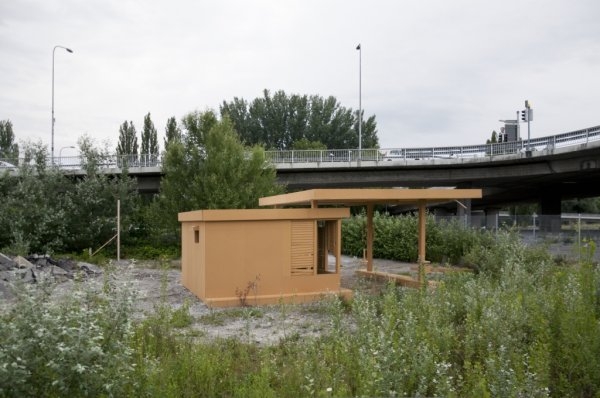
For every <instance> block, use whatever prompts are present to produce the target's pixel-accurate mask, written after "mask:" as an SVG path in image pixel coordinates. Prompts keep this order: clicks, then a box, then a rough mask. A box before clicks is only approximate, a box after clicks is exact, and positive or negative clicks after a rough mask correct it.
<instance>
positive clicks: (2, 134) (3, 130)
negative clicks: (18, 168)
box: [0, 120, 19, 161]
mask: <svg viewBox="0 0 600 398" xmlns="http://www.w3.org/2000/svg"><path fill="white" fill-rule="evenodd" d="M18 157H19V145H18V144H17V143H15V134H14V132H13V128H12V123H11V121H10V120H0V159H8V160H12V161H15V160H16V159H18Z"/></svg>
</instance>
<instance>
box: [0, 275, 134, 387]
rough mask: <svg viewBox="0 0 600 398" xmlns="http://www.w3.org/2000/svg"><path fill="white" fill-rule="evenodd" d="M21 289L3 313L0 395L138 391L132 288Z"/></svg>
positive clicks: (1, 319) (100, 285)
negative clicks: (62, 291) (135, 387)
mask: <svg viewBox="0 0 600 398" xmlns="http://www.w3.org/2000/svg"><path fill="white" fill-rule="evenodd" d="M85 286H86V287H85V288H84V285H83V284H79V283H76V284H75V286H74V290H73V292H70V293H67V294H64V295H63V296H59V295H58V292H54V294H53V291H52V289H51V287H50V286H49V285H45V284H41V285H23V286H17V288H16V289H15V292H16V294H17V300H16V302H15V303H14V305H13V306H12V307H11V308H10V309H8V310H7V311H6V312H4V313H1V314H0V342H1V343H0V396H15V397H16V396H28V397H41V396H44V397H60V396H73V397H75V396H77V397H79V396H122V395H124V394H125V393H126V390H127V389H128V388H129V387H130V386H131V385H134V384H135V380H134V379H133V378H132V377H131V376H132V374H133V371H134V368H133V365H132V364H133V351H132V350H131V348H130V344H129V341H130V336H131V333H132V327H131V323H130V319H129V313H130V311H131V307H132V293H131V290H130V289H129V288H128V287H127V286H117V285H111V284H108V283H105V284H104V285H102V284H101V283H97V284H93V283H86V284H85Z"/></svg>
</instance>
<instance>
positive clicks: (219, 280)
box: [179, 208, 349, 305]
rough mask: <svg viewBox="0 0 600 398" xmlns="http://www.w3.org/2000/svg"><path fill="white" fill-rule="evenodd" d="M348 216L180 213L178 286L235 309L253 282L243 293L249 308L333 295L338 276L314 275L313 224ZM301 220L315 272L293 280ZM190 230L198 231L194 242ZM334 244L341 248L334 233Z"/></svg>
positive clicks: (327, 212)
mask: <svg viewBox="0 0 600 398" xmlns="http://www.w3.org/2000/svg"><path fill="white" fill-rule="evenodd" d="M348 216H349V210H348V209H331V208H329V209H327V208H325V209H261V210H248V211H246V212H243V211H241V212H240V210H231V211H226V210H214V211H211V210H203V211H197V212H188V213H180V217H179V219H180V221H182V229H181V233H182V237H181V240H182V283H183V285H184V286H185V287H187V288H188V289H189V290H191V291H192V292H193V293H194V294H196V295H197V296H198V297H200V298H201V299H202V300H204V301H205V302H207V303H208V304H212V305H239V304H240V300H239V293H237V292H239V291H244V290H245V289H246V287H247V286H248V284H249V283H252V282H256V289H251V290H250V291H249V292H248V295H247V302H248V303H249V304H252V303H253V302H256V303H276V302H277V301H278V300H279V299H280V298H286V297H287V298H293V297H295V296H296V297H298V298H302V297H305V296H306V295H309V296H310V297H312V298H314V297H317V296H318V295H319V294H321V293H328V292H329V293H331V292H338V291H340V275H339V274H337V273H336V274H316V256H317V250H316V245H317V225H316V223H317V220H319V219H321V220H337V222H341V221H340V220H341V218H343V217H348ZM236 217H237V218H242V219H241V220H239V219H238V220H236V219H235V218H236ZM306 220H311V222H312V223H313V239H314V245H313V246H314V250H313V251H312V253H311V254H312V260H311V261H312V262H313V264H314V268H315V272H314V274H313V275H307V276H305V275H302V276H292V275H291V251H292V240H293V238H292V233H291V230H292V223H294V222H298V221H306ZM194 229H196V230H197V231H198V242H196V241H195V232H194ZM338 230H339V228H338ZM337 239H338V243H337V244H338V245H340V244H341V236H340V235H339V233H338V236H337ZM236 291H237V292H236ZM302 301H304V300H302Z"/></svg>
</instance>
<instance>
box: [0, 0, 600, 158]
mask: <svg viewBox="0 0 600 398" xmlns="http://www.w3.org/2000/svg"><path fill="white" fill-rule="evenodd" d="M597 15H600V3H597V2H595V1H591V0H584V1H578V2H574V3H573V2H567V1H559V0H555V1H533V0H532V1H516V0H509V1H503V2H494V3H490V2H478V1H475V0H459V1H453V2H447V1H442V0H429V1H404V2H395V1H378V2H372V3H368V4H367V3H364V2H360V1H358V0H353V1H338V0H336V1H327V2H323V1H316V0H307V1H286V2H276V1H266V0H265V1H256V2H247V1H234V0H231V1H223V2H195V1H185V0H175V1H172V2H169V3H168V4H167V3H165V2H158V1H149V2H138V1H122V0H118V1H117V0H108V1H106V0H105V1H99V0H91V1H86V2H81V1H76V0H67V1H58V0H50V1H41V0H39V1H35V0H30V1H24V0H17V1H13V2H2V3H0V55H1V58H2V60H3V62H2V63H0V88H1V90H0V120H4V119H10V120H11V121H12V122H13V124H14V126H15V132H16V134H17V137H18V138H20V139H33V140H42V141H43V142H45V143H48V144H49V141H50V100H51V67H52V48H53V47H54V46H55V45H57V44H60V45H65V46H68V47H71V48H73V50H74V53H73V54H68V53H66V52H62V51H61V52H59V51H58V50H57V53H56V58H55V67H56V68H55V73H56V74H55V83H56V91H55V101H56V102H55V108H56V109H55V110H56V120H57V122H56V138H55V139H56V144H55V147H56V148H59V147H61V146H67V145H73V144H75V142H76V140H77V138H78V137H79V136H81V135H82V134H84V133H88V134H90V135H92V136H94V137H96V138H98V140H104V139H109V140H112V142H113V145H114V144H116V140H117V137H118V128H119V125H120V124H121V123H122V122H123V121H124V120H132V121H133V122H134V123H135V125H136V126H137V127H138V129H140V128H141V126H142V120H143V117H144V115H145V114H146V113H147V112H151V113H152V118H153V120H154V122H155V124H156V126H157V129H158V130H159V132H160V133H162V131H163V129H164V124H165V122H166V120H167V118H169V117H171V116H176V117H177V118H181V117H182V116H183V115H184V114H185V113H187V112H190V111H193V110H195V109H200V110H203V109H207V108H214V109H216V108H218V106H219V104H220V103H221V102H222V101H223V100H230V99H232V98H233V97H234V96H237V97H244V98H246V99H252V98H254V97H257V96H260V95H261V92H262V90H263V89H264V88H267V89H269V90H271V91H276V90H280V89H282V90H285V91H286V92H288V93H302V94H319V95H323V96H328V95H334V96H336V97H337V98H338V100H339V101H340V102H341V103H342V104H343V105H344V106H347V107H351V108H354V109H356V108H358V52H357V51H356V50H355V49H354V48H355V46H356V44H358V43H359V42H360V43H362V86H363V90H362V95H363V96H362V102H363V108H364V109H365V113H366V114H367V115H371V114H375V115H376V116H377V121H378V129H379V135H380V141H381V145H382V146H386V147H402V146H426V145H455V144H476V143H480V142H484V141H485V139H486V138H488V137H489V134H491V131H492V130H498V129H499V127H500V125H501V123H500V122H499V121H498V120H499V119H506V118H512V117H514V115H515V111H517V110H518V109H521V108H522V106H523V101H524V100H525V99H529V100H531V101H532V103H533V105H534V107H535V116H536V118H535V121H534V122H533V123H532V132H533V135H534V136H541V135H548V134H556V133H560V132H563V131H568V130H575V129H579V128H583V127H589V126H593V125H598V124H600V120H599V119H598V117H597V108H598V105H597V104H598V102H599V98H600V94H598V93H600V77H599V74H598V73H597V71H598V70H599V68H598V66H599V65H600V55H599V54H600V41H599V38H600V25H599V24H597V23H596V21H595V18H596V17H597Z"/></svg>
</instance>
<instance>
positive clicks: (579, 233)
mask: <svg viewBox="0 0 600 398" xmlns="http://www.w3.org/2000/svg"><path fill="white" fill-rule="evenodd" d="M577 254H578V256H579V263H580V264H581V213H578V214H577Z"/></svg>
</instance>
